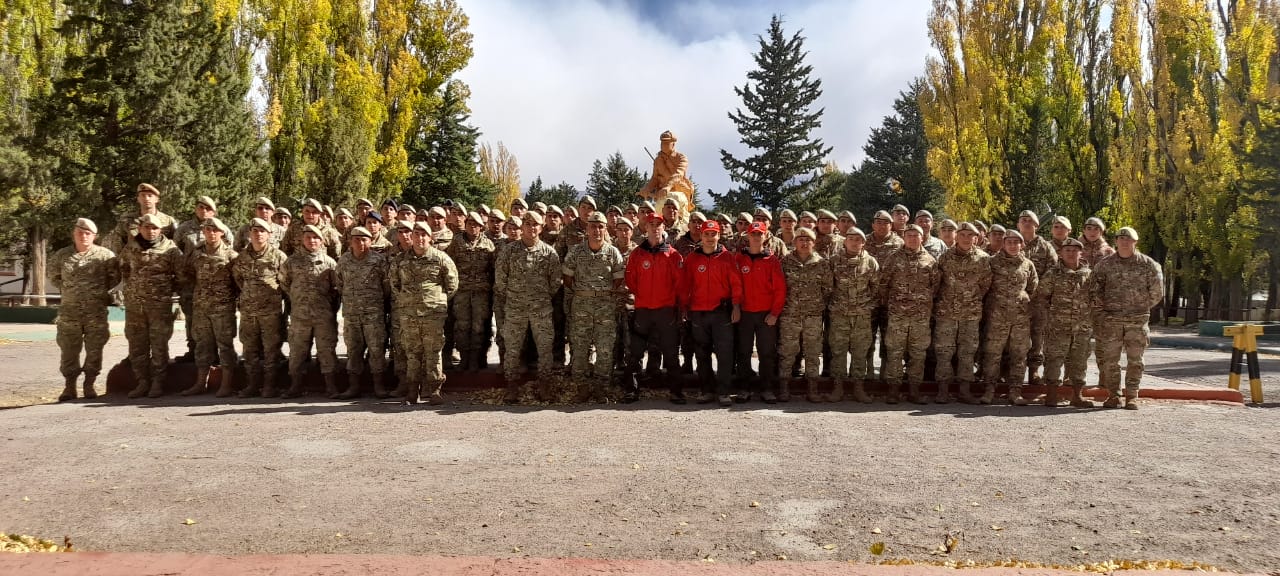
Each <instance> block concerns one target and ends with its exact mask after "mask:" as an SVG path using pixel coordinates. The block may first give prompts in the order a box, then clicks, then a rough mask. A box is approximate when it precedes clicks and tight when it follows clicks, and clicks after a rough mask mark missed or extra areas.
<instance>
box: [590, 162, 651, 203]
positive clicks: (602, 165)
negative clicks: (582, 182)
mask: <svg viewBox="0 0 1280 576" xmlns="http://www.w3.org/2000/svg"><path fill="white" fill-rule="evenodd" d="M648 181H649V174H648V173H647V172H646V173H641V172H640V169H639V168H633V167H631V166H628V165H627V161H626V160H625V159H623V158H622V152H614V153H613V154H610V155H609V157H608V158H606V159H605V161H604V162H601V161H599V160H596V161H595V162H594V163H593V164H592V165H591V173H590V174H589V175H587V194H588V195H590V196H592V197H594V198H595V199H596V205H597V206H599V207H600V209H601V210H603V209H605V208H608V207H609V206H622V205H624V204H630V203H631V202H633V201H634V200H635V198H636V192H639V191H640V189H641V188H643V187H644V185H645V183H646V182H648Z"/></svg>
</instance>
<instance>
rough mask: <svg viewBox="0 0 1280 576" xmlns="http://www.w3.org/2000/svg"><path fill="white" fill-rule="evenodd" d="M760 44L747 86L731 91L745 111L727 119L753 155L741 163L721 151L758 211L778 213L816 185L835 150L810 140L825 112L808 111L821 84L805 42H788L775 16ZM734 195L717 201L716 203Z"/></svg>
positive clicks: (726, 166) (731, 174)
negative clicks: (808, 59)
mask: <svg viewBox="0 0 1280 576" xmlns="http://www.w3.org/2000/svg"><path fill="white" fill-rule="evenodd" d="M757 39H758V40H759V44H760V51H759V52H757V53H756V54H755V55H754V57H755V61H756V66H757V68H756V69H755V70H752V71H750V72H748V73H747V79H748V82H747V84H745V85H743V86H742V87H741V88H737V87H735V88H734V89H733V91H734V92H735V93H736V94H737V95H738V96H739V97H740V98H742V104H743V106H745V107H746V111H745V112H744V111H743V110H742V109H741V108H738V109H737V110H736V111H734V112H730V113H729V119H730V120H733V123H734V124H736V125H737V127H738V134H739V135H740V136H741V137H742V139H741V142H742V143H743V144H745V145H746V146H747V147H748V148H751V149H752V150H754V151H755V154H754V155H752V156H749V157H747V158H743V159H739V158H737V157H735V156H734V155H732V154H730V153H729V152H728V151H726V150H723V149H722V150H720V162H721V163H722V164H723V165H724V169H725V170H727V171H728V172H729V177H730V178H731V179H732V180H733V181H734V182H736V183H739V184H740V185H741V187H740V190H741V191H744V192H746V193H748V194H749V195H750V197H751V198H752V200H754V202H755V204H756V205H759V206H765V207H768V208H770V209H777V208H779V207H783V206H787V205H788V204H789V203H790V202H791V201H792V200H793V199H794V198H795V197H796V196H797V195H798V194H800V193H802V192H803V191H804V190H805V188H806V187H808V186H809V185H811V184H813V183H814V182H813V180H814V178H816V177H817V174H816V173H817V172H818V170H819V169H820V168H822V164H823V159H824V158H825V157H826V155H827V154H829V153H830V152H831V147H829V146H824V145H823V143H822V140H821V139H818V138H811V137H810V136H809V134H810V132H812V131H813V130H814V129H816V128H818V127H819V126H821V125H822V121H821V118H822V112H823V110H822V109H821V108H819V109H818V110H817V111H813V112H811V111H810V109H809V108H810V106H811V105H812V104H813V103H814V102H815V101H817V99H818V97H819V96H821V95H822V81H821V80H818V79H815V78H811V77H810V75H811V73H812V72H813V66H809V65H807V64H805V63H804V58H805V56H806V55H807V54H808V53H807V52H805V51H804V37H803V36H801V35H800V33H799V32H797V33H796V34H793V35H792V36H791V37H790V38H787V37H786V36H785V35H784V34H783V31H782V19H781V18H780V17H779V16H777V15H776V14H775V15H774V16H773V18H772V19H771V20H770V22H769V32H768V37H767V38H766V37H764V36H757ZM732 194H733V192H732V191H731V192H727V193H726V194H723V195H713V197H715V198H716V199H717V201H718V199H719V198H721V197H726V196H730V195H732Z"/></svg>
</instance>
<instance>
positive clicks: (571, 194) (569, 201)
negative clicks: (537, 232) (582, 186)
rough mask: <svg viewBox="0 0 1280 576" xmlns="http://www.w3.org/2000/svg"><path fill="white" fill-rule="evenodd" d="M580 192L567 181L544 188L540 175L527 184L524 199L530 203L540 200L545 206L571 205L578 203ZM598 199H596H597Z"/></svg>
mask: <svg viewBox="0 0 1280 576" xmlns="http://www.w3.org/2000/svg"><path fill="white" fill-rule="evenodd" d="M580 195H581V193H580V192H578V189H577V188H576V187H575V186H574V185H573V184H570V183H568V182H561V183H559V184H556V185H555V186H552V187H550V188H546V187H544V186H543V185H542V177H541V176H539V177H537V178H534V179H533V183H532V184H529V191H528V192H526V193H525V195H524V199H525V201H526V202H528V203H529V204H530V205H532V204H533V203H534V202H541V203H543V204H546V205H547V206H573V205H574V204H577V203H578V196H580ZM597 200H598V199H597Z"/></svg>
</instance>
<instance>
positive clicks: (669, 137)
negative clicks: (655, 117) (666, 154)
mask: <svg viewBox="0 0 1280 576" xmlns="http://www.w3.org/2000/svg"><path fill="white" fill-rule="evenodd" d="M658 139H659V140H661V141H663V142H675V141H676V135H675V134H672V133H671V131H670V130H667V131H665V132H663V133H662V134H661V135H659V136H658Z"/></svg>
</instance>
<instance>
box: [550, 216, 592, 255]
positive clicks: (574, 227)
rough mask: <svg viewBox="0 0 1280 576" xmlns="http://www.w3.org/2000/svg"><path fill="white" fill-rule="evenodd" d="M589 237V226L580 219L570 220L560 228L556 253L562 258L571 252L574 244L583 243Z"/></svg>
mask: <svg viewBox="0 0 1280 576" xmlns="http://www.w3.org/2000/svg"><path fill="white" fill-rule="evenodd" d="M586 239H587V226H586V224H583V223H582V222H581V221H580V219H577V218H575V219H573V220H570V221H569V223H568V224H565V225H564V227H563V228H561V229H560V234H559V236H557V237H556V254H557V255H558V256H560V259H561V260H564V257H565V256H566V255H567V254H569V250H570V249H572V248H573V247H574V246H577V245H579V244H582V243H583V242H584V241H586Z"/></svg>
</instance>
